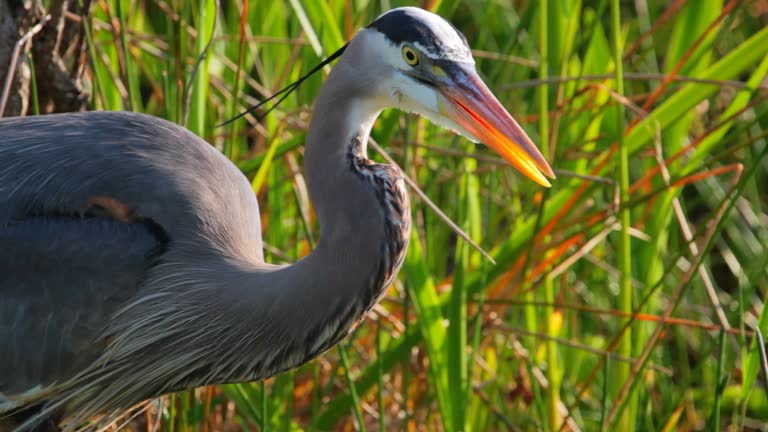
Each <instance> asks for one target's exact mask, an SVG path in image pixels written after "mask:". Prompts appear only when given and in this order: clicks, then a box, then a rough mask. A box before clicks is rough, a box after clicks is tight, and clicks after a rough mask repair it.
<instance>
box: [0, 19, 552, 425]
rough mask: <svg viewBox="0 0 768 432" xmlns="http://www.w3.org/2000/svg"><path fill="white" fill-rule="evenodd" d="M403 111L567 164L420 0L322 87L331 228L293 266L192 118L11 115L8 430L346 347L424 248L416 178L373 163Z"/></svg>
mask: <svg viewBox="0 0 768 432" xmlns="http://www.w3.org/2000/svg"><path fill="white" fill-rule="evenodd" d="M389 107H395V108H399V109H402V110H406V111H411V112H415V113H418V114H420V115H423V116H425V117H428V118H429V119H431V120H432V121H433V122H435V123H437V124H439V125H442V126H444V127H447V128H449V129H452V130H454V131H456V132H458V133H459V134H461V135H463V136H465V137H467V138H469V139H471V140H473V141H481V142H483V143H485V144H487V145H488V146H490V147H491V148H493V149H494V150H496V151H497V152H498V153H500V154H501V156H503V157H504V158H505V159H506V160H507V161H509V162H510V163H511V164H513V165H514V166H516V167H517V168H518V169H519V170H520V171H522V172H523V173H524V174H526V175H527V176H529V177H530V178H532V179H533V180H535V181H536V182H538V183H540V184H542V185H546V186H548V185H549V183H548V181H547V179H546V178H545V177H550V178H554V175H553V172H552V170H551V168H550V167H549V165H548V164H547V162H546V161H545V159H544V158H543V157H542V155H541V154H540V153H539V151H538V150H537V149H536V147H535V146H534V145H533V143H532V142H531V140H530V139H529V138H528V136H527V135H526V134H525V132H524V131H523V130H522V129H521V128H520V126H519V125H518V124H517V123H516V122H515V120H514V119H513V118H512V117H511V116H510V115H509V114H508V113H507V111H506V110H505V109H504V108H503V107H502V106H501V104H500V103H499V102H498V101H497V100H496V98H495V97H494V96H493V94H492V93H491V92H490V91H489V90H488V88H487V87H486V85H485V84H484V83H483V82H482V81H481V79H480V78H479V77H478V75H477V73H476V72H475V66H474V60H473V58H472V55H471V53H470V50H469V47H468V45H467V42H466V39H465V38H464V36H463V35H462V34H461V33H460V32H459V31H458V30H457V29H455V28H454V27H453V26H452V25H450V24H449V23H448V22H447V21H445V20H443V19H442V18H440V17H438V16H437V15H434V14H432V13H429V12H426V11H423V10H421V9H416V8H400V9H395V10H392V11H389V12H387V13H385V14H383V15H381V16H380V17H378V18H377V19H376V20H375V21H374V22H373V23H372V24H370V25H369V26H368V27H366V28H364V29H362V30H361V31H360V32H358V33H357V34H356V35H355V37H354V38H353V39H352V40H351V41H350V43H349V44H348V46H347V48H346V51H345V52H344V54H343V55H342V56H341V57H340V58H339V60H338V62H337V64H336V65H335V66H334V67H333V69H332V71H331V73H330V75H329V76H328V79H327V80H326V82H325V85H324V86H323V88H322V90H321V91H320V95H319V97H318V99H317V102H316V104H315V109H314V116H313V119H312V121H311V124H310V127H309V132H308V135H307V141H306V149H305V154H304V161H305V170H306V179H307V186H308V188H309V193H310V197H311V199H312V202H313V204H314V208H315V211H316V214H317V219H318V222H319V224H320V234H321V235H320V242H319V244H318V245H317V247H316V248H315V249H314V250H313V251H312V252H311V253H310V254H309V255H308V256H307V257H305V258H304V259H302V260H300V261H299V262H297V263H295V264H293V265H287V266H278V265H271V264H267V263H265V262H264V258H263V254H262V240H261V227H260V226H259V209H258V204H257V202H256V198H255V197H254V194H253V191H252V189H251V187H250V184H249V182H248V181H247V179H246V178H245V177H244V176H243V174H242V173H241V172H240V171H239V170H238V169H237V168H236V167H235V166H234V165H233V164H232V163H231V162H230V161H229V160H227V159H226V158H225V157H224V156H222V155H221V154H220V153H218V152H217V151H216V150H215V149H214V148H213V147H212V146H210V145H208V144H207V143H206V142H205V141H203V140H202V139H200V138H198V137H197V136H195V135H193V134H192V133H190V132H189V131H187V130H186V129H184V128H182V127H179V126H177V125H175V124H172V123H169V122H167V121H164V120H160V119H157V118H154V117H150V116H146V115H141V114H134V113H127V112H87V113H77V114H65V115H50V116H40V117H28V118H14V119H3V120H2V121H0V417H2V419H0V429H2V426H3V425H5V427H6V428H13V427H19V426H20V425H21V427H25V428H32V427H44V426H45V425H54V424H56V423H58V420H59V419H61V418H65V417H69V418H70V419H71V421H70V422H69V423H68V424H72V425H76V424H79V423H81V422H82V421H84V420H86V419H87V418H89V417H91V416H92V415H95V414H97V413H107V414H110V413H113V414H114V413H116V412H119V411H120V410H122V409H125V408H127V407H130V406H132V405H134V404H135V403H137V402H140V401H142V400H146V399H149V398H153V397H156V396H158V395H161V394H164V393H168V392H172V391H176V390H181V389H188V388H193V387H197V386H202V385H206V384H213V383H233V382H246V381H254V380H260V379H264V378H267V377H269V376H272V375H275V374H277V373H279V372H281V371H285V370H288V369H291V368H295V367H297V366H299V365H301V364H303V363H305V362H307V361H309V360H311V359H313V358H315V357H317V356H318V355H320V354H321V353H323V352H324V351H326V350H328V349H329V348H330V347H332V346H333V345H334V344H336V343H337V342H339V340H341V339H342V338H343V337H344V336H345V335H347V333H349V331H350V329H351V328H352V327H353V324H354V323H355V322H357V321H359V320H360V319H362V318H363V317H364V316H365V314H366V312H367V311H368V310H369V309H370V308H371V307H372V306H373V305H374V304H375V303H376V301H377V300H378V299H379V297H380V296H381V295H382V293H383V292H384V290H385V288H386V287H387V286H388V285H389V284H390V283H391V282H392V280H393V278H394V277H395V275H396V274H397V272H398V270H399V268H400V265H401V264H402V261H403V257H404V255H405V250H406V247H407V245H408V238H409V232H410V214H409V203H408V199H407V196H406V190H405V185H404V182H403V177H402V173H401V172H400V170H399V169H398V168H397V167H395V166H390V165H382V164H377V163H373V162H371V161H370V160H368V159H367V158H366V143H367V140H368V135H369V132H370V130H371V126H372V125H373V123H374V121H375V120H376V117H377V116H378V115H379V113H380V112H381V111H382V110H383V109H385V108H389ZM44 418H47V419H48V420H46V421H45V422H41V421H42V419H44ZM50 419H53V420H50ZM54 427H55V426H54Z"/></svg>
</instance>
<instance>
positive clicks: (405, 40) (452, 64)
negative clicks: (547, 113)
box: [350, 7, 555, 186]
mask: <svg viewBox="0 0 768 432" xmlns="http://www.w3.org/2000/svg"><path fill="white" fill-rule="evenodd" d="M350 48H352V49H353V51H354V52H356V53H361V54H359V55H364V56H365V61H364V62H363V61H360V62H359V64H358V65H357V66H358V67H360V68H370V69H371V70H368V71H366V70H359V71H358V72H360V74H359V76H364V77H367V79H369V80H370V82H369V86H370V89H371V90H370V91H371V92H374V93H376V94H375V97H376V98H377V99H379V100H381V101H382V104H384V105H386V106H388V107H394V108H399V109H402V110H405V111H409V112H413V113H416V114H419V115H422V116H424V117H427V118H428V119H430V120H431V121H432V122H434V123H435V124H437V125H440V126H442V127H445V128H448V129H451V130H453V131H455V132H457V133H459V134H460V135H463V136H464V137H466V138H468V139H470V140H471V141H475V142H482V143H484V144H485V145H487V146H489V147H491V148H492V149H493V150H494V151H496V152H497V153H499V155H501V156H502V157H503V158H504V159H505V160H507V161H508V162H509V163H510V164H512V165H513V166H515V167H516V168H517V169H518V170H520V171H521V172H522V173H523V174H525V175H526V176H528V177H530V178H531V179H532V180H534V181H536V182H537V183H539V184H542V185H544V186H549V185H550V184H549V181H548V180H547V177H549V178H554V177H555V176H554V173H553V172H552V168H550V166H549V164H548V163H547V161H546V160H545V159H544V157H543V156H542V155H541V153H540V152H539V150H538V149H537V148H536V146H535V145H534V144H533V142H532V141H531V139H530V138H529V137H528V135H527V134H526V133H525V131H524V130H523V129H522V128H521V127H520V125H518V123H517V122H516V121H515V119H514V118H513V117H512V116H511V115H510V114H509V113H508V112H507V110H506V109H505V108H504V107H503V106H502V105H501V103H499V101H498V100H497V99H496V97H495V96H494V95H493V93H491V91H490V90H489V89H488V87H487V86H486V85H485V83H484V82H483V80H482V79H481V78H480V77H479V76H478V74H477V71H476V70H475V61H474V59H473V57H472V53H471V51H470V49H469V46H468V44H467V40H466V38H465V37H464V35H463V34H461V32H459V31H458V30H457V29H456V28H455V27H453V26H452V25H451V24H450V23H449V22H448V21H446V20H444V19H443V18H441V17H440V16H438V15H435V14H433V13H430V12H427V11H425V10H423V9H418V8H413V7H403V8H397V9H393V10H390V11H388V12H386V13H384V14H382V15H381V16H379V17H378V18H377V19H376V20H375V21H374V22H373V23H371V24H370V25H369V26H368V27H366V28H365V29H363V30H362V31H361V32H360V33H358V35H357V36H356V37H355V39H353V41H352V42H351V44H350ZM374 78H375V79H374Z"/></svg>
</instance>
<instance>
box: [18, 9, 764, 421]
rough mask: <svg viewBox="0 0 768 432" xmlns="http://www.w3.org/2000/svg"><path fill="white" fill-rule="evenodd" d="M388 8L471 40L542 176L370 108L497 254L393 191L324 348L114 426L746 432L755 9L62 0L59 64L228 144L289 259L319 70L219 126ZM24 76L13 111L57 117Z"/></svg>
mask: <svg viewBox="0 0 768 432" xmlns="http://www.w3.org/2000/svg"><path fill="white" fill-rule="evenodd" d="M44 3H46V5H45V6H46V7H48V8H50V7H57V5H59V4H60V3H62V2H57V1H53V0H51V1H49V2H44ZM64 3H66V2H64ZM78 3H79V2H78ZM80 5H81V6H82V3H80ZM403 5H416V6H421V7H425V8H428V9H430V10H432V11H435V12H437V13H439V14H440V15H442V16H444V17H446V18H447V19H449V20H450V21H451V22H452V23H453V24H454V25H455V26H456V27H457V28H459V29H460V30H461V31H462V32H463V33H464V34H465V35H466V36H467V39H468V40H469V43H470V46H471V47H472V48H474V50H475V51H474V54H475V57H476V59H477V67H478V70H479V71H480V73H481V75H482V76H483V77H484V79H485V80H486V82H487V84H488V86H489V87H490V88H491V89H492V90H493V91H494V93H495V94H496V95H497V96H498V98H499V100H500V101H502V103H503V104H504V105H505V106H506V107H507V108H508V109H509V110H510V112H511V113H512V114H513V115H514V116H515V117H516V118H517V119H518V120H519V121H520V122H521V124H522V126H523V127H524V128H525V129H526V130H527V132H528V133H529V135H530V136H531V137H532V138H533V140H534V141H535V142H536V143H537V144H538V145H539V147H540V148H542V149H543V153H544V154H545V155H546V156H547V158H548V159H549V160H550V161H551V163H552V165H553V167H554V168H555V169H556V171H557V173H558V179H557V180H555V181H554V182H553V186H552V188H551V189H548V190H544V189H543V188H541V187H540V186H538V185H536V184H535V183H533V182H531V181H529V180H527V179H526V178H524V177H523V176H521V175H520V174H519V173H517V172H516V171H515V170H514V169H512V168H511V167H509V166H507V165H505V164H504V163H503V162H502V161H501V160H500V159H499V158H497V157H496V156H495V155H494V154H493V153H492V152H490V151H489V150H488V149H487V148H485V147H483V146H480V145H475V144H471V143H469V142H468V141H466V140H464V139H461V138H458V137H456V136H454V135H452V134H450V133H448V132H445V131H443V130H440V129H438V128H436V127H434V126H432V125H430V124H429V123H428V122H426V121H425V120H421V119H419V118H417V117H415V116H412V115H406V114H403V113H400V112H396V111H385V112H384V113H383V115H382V116H381V118H380V119H379V121H378V122H377V124H376V126H375V128H374V131H373V134H372V137H373V138H374V140H375V141H376V142H378V143H379V144H380V145H381V146H382V147H383V148H384V149H385V150H386V152H388V153H389V154H390V155H391V156H392V157H393V158H394V159H395V160H396V161H397V163H398V164H399V165H400V167H402V169H403V170H404V172H405V173H406V174H407V175H408V176H409V177H411V178H412V179H413V180H414V181H415V182H416V183H417V184H418V185H419V187H420V188H421V189H422V190H423V191H424V192H425V193H426V195H427V196H429V198H430V199H431V200H432V201H434V203H435V204H436V205H437V206H439V207H440V209H442V211H443V212H445V213H446V214H447V215H448V216H449V217H450V218H451V219H452V220H454V221H456V223H457V224H458V225H459V226H460V227H461V228H462V229H463V230H464V231H465V232H466V233H467V234H469V235H470V236H471V237H472V239H474V240H475V241H476V242H477V243H479V244H480V245H481V246H482V247H483V248H484V249H485V250H487V251H489V253H490V254H491V255H492V256H493V257H494V259H495V261H496V264H495V265H494V264H492V263H491V262H489V261H488V260H486V259H484V258H483V257H482V255H481V254H480V253H479V252H477V251H475V250H474V249H472V248H470V247H469V246H468V245H467V244H466V243H465V242H464V241H462V240H460V239H457V235H456V234H455V233H454V232H452V231H451V229H450V228H449V227H448V226H447V225H446V224H445V223H443V222H442V221H441V220H440V219H439V218H438V217H437V216H436V214H435V212H433V211H432V210H430V209H429V208H428V207H427V206H426V205H425V204H424V202H423V201H422V200H420V199H419V198H418V197H416V196H415V194H414V193H411V197H412V201H413V226H414V236H413V238H412V240H411V247H410V250H409V255H408V258H407V261H406V263H405V265H404V267H403V270H402V271H401V273H400V275H399V277H398V278H397V280H396V282H395V283H394V284H393V285H392V287H391V288H390V289H389V291H388V293H387V296H386V297H385V299H384V300H383V301H382V302H381V304H380V305H379V306H377V307H376V308H375V309H374V310H373V311H372V312H371V313H370V315H369V317H368V319H367V320H366V321H365V322H364V323H363V324H362V325H361V326H360V327H359V328H358V329H357V330H356V331H355V332H354V333H353V335H352V336H350V337H349V338H347V339H346V340H344V341H343V342H342V343H341V344H340V346H339V347H338V348H335V349H333V350H331V351H330V352H328V353H326V354H325V355H324V356H323V357H322V358H320V359H318V360H315V361H313V362H311V363H310V364H307V365H305V366H303V367H301V368H299V369H298V370H296V371H292V372H289V373H284V374H281V375H280V376H277V377H275V378H273V379H270V380H268V381H267V382H265V383H251V384H240V385H226V386H220V387H210V388H204V389H198V390H195V391H189V392H185V393H180V394H176V395H173V396H170V397H166V398H164V400H163V401H162V403H161V404H157V403H155V404H151V405H149V406H148V407H145V408H148V409H147V410H146V412H139V411H137V413H138V416H137V417H136V419H135V420H134V421H133V423H132V424H131V426H130V427H131V428H134V429H136V430H164V431H193V430H194V431H214V430H216V431H218V430H221V431H236V430H262V431H266V430H270V431H288V430H290V431H293V430H380V429H385V428H386V429H387V430H418V431H421V430H426V431H432V430H437V431H440V430H446V431H458V430H465V431H486V430H574V431H577V430H584V431H587V430H601V429H602V430H622V431H632V430H643V431H645V430H648V431H651V430H683V431H685V430H734V431H735V430H768V426H767V425H768V423H766V422H768V399H766V394H765V390H766V387H765V384H764V382H765V381H764V379H765V378H766V377H765V374H764V373H765V371H764V370H763V369H762V367H761V361H760V357H759V355H758V350H757V349H756V345H755V342H754V341H755V334H754V333H753V330H754V329H755V328H756V327H757V326H758V325H759V327H760V328H761V329H762V330H763V332H766V330H768V328H767V325H768V313H766V312H765V308H764V307H763V306H764V304H763V302H764V298H765V293H766V290H768V278H766V274H767V269H768V252H767V251H766V245H768V243H766V240H768V183H767V180H768V177H767V174H768V159H766V152H768V141H767V139H766V127H768V103H767V102H766V97H767V96H768V80H766V72H767V71H768V56H766V53H768V28H766V23H768V1H765V0H754V1H722V0H721V1H718V0H689V1H681V0H673V1H669V0H663V1H662V0H634V1H618V0H604V1H600V0H595V1H580V0H548V1H547V0H538V1H534V0H530V1H525V0H519V1H502V0H478V1H469V0H465V1H459V0H445V1H439V0H434V1H422V2H407V1H385V0H382V1H368V0H325V1H310V0H285V1H282V0H273V1H267V0H242V1H221V2H220V4H218V5H217V3H216V2H215V1H214V0H195V1H183V0H93V1H92V2H91V4H90V15H88V16H86V17H85V18H84V19H80V16H81V15H78V14H76V13H69V14H68V15H67V14H65V16H64V20H65V21H66V22H67V25H69V26H80V25H81V24H84V26H83V27H82V28H83V32H82V36H85V37H84V38H81V41H82V45H81V46H80V48H79V49H80V51H77V50H76V49H72V50H69V51H65V50H61V56H62V58H63V59H64V63H65V65H66V66H67V67H68V68H70V70H73V71H78V72H77V75H76V76H75V78H76V79H77V80H79V81H81V82H82V84H83V85H82V87H83V89H84V90H83V94H84V95H87V105H88V107H89V108H90V109H100V110H133V111H139V112H144V113H150V114H154V115H156V116H160V117H164V118H167V119H170V120H172V121H175V122H178V123H180V124H184V125H186V126H187V127H188V128H189V129H191V130H192V131H193V132H195V133H197V134H199V135H200V136H202V137H204V138H205V139H206V140H208V141H209V142H210V143H211V144H212V145H214V146H216V147H217V148H219V149H220V150H221V151H222V152H224V153H225V154H226V155H227V156H228V157H230V158H231V159H232V160H233V161H234V162H235V163H236V164H237V165H238V166H239V167H240V168H241V169H242V171H243V172H244V173H245V174H246V175H247V176H248V178H249V179H251V180H252V184H253V190H254V193H256V194H257V195H258V198H259V202H260V203H261V210H262V219H263V220H262V224H263V228H264V239H265V242H266V243H267V245H268V246H267V249H266V255H267V257H268V258H267V259H268V261H270V262H275V263H281V262H291V261H294V260H297V259H298V258H300V257H301V256H303V255H305V254H307V253H308V252H309V250H310V249H311V247H312V244H313V242H314V241H316V239H317V237H318V232H319V231H318V226H317V223H316V220H315V218H314V215H313V214H312V211H311V206H310V204H309V202H308V196H307V192H306V188H305V186H304V179H303V177H302V170H301V167H302V152H303V142H304V136H305V131H306V129H307V125H308V122H309V121H310V118H311V106H312V102H313V100H314V98H315V96H316V95H317V93H318V90H319V88H320V86H321V85H322V82H323V76H324V75H325V73H327V70H329V69H326V70H324V71H323V73H319V74H316V76H313V77H312V78H310V79H309V80H307V81H306V82H305V83H304V84H303V85H302V86H301V87H300V88H299V89H298V90H297V91H296V92H295V93H294V94H293V95H291V96H289V97H288V98H287V99H286V100H285V101H284V102H283V103H282V104H281V105H280V106H279V107H278V108H277V109H276V110H275V111H273V112H272V113H271V114H269V115H268V116H266V117H265V118H262V119H259V118H257V117H256V116H247V117H246V119H245V120H239V121H236V122H234V123H232V124H230V125H227V126H225V127H222V128H216V127H215V125H217V124H219V123H222V122H223V121H225V120H227V119H229V118H231V117H233V116H234V115H236V114H237V113H239V112H242V111H243V110H244V109H246V108H247V107H248V106H250V105H253V104H255V103H258V101H259V100H261V99H264V98H265V97H267V96H269V95H271V94H272V93H274V92H275V91H277V90H279V89H281V88H282V87H284V86H285V85H287V84H289V83H290V82H292V81H293V80H295V79H296V78H298V77H299V76H301V75H302V73H303V72H305V71H307V70H309V69H310V68H312V67H313V66H314V65H315V64H317V63H318V62H319V61H320V60H321V59H323V58H324V57H325V56H327V55H329V54H330V53H332V52H334V51H335V50H336V49H337V48H339V47H340V46H341V45H342V44H343V43H344V42H345V41H347V40H349V39H350V38H351V37H352V36H353V35H354V33H355V31H356V29H358V28H360V27H362V26H365V25H367V24H368V23H369V22H370V21H372V20H373V19H374V18H375V17H376V16H378V15H379V14H380V13H381V12H383V11H385V10H387V9H389V8H391V7H396V6H403ZM77 28H80V27H77ZM203 52H205V55H204V56H203V55H201V54H202V53H203ZM27 61H29V59H27ZM35 61H37V62H39V60H37V59H35ZM619 66H620V67H619ZM73 76H74V75H73ZM31 79H32V81H31V82H32V93H31V96H30V100H31V101H32V102H31V103H30V104H29V106H28V108H27V109H26V111H27V113H28V114H34V113H37V112H47V111H49V110H56V109H57V108H56V106H55V104H54V105H53V106H52V105H51V104H47V105H46V104H43V103H37V100H36V99H35V93H34V92H35V88H36V86H37V85H38V83H36V81H35V76H34V75H33V76H32V78H31ZM370 156H371V158H373V159H376V160H378V161H382V160H383V159H381V156H380V155H378V154H375V153H373V152H372V154H371V155H370ZM244 355H247V354H245V353H244Z"/></svg>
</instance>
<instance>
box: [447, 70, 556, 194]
mask: <svg viewBox="0 0 768 432" xmlns="http://www.w3.org/2000/svg"><path fill="white" fill-rule="evenodd" d="M442 69H443V71H444V72H445V73H446V74H447V75H448V77H450V81H448V83H446V84H443V85H439V86H438V88H439V90H440V92H441V93H442V94H443V95H444V96H445V99H444V100H441V102H440V111H441V114H443V115H444V116H446V117H449V118H451V119H452V120H453V121H455V122H456V123H457V124H458V125H459V126H461V127H462V128H464V129H465V130H466V131H467V132H469V133H470V134H472V135H473V136H474V137H475V138H476V139H477V140H478V141H480V142H482V143H483V144H485V145H487V146H488V147H490V148H492V149H493V150H494V151H495V152H496V153H498V154H499V155H500V156H501V157H503V158H504V160H506V161H507V162H509V163H510V164H512V165H513V166H514V167H515V168H517V169H518V170H519V171H520V172H522V173H523V174H525V175H526V176H527V177H529V178H530V179H531V180H533V181H535V182H536V183H538V184H540V185H542V186H546V187H549V186H551V185H550V183H549V181H548V180H547V177H549V178H551V179H554V178H555V173H554V172H552V168H550V166H549V164H548V163H547V161H546V160H545V159H544V156H542V155H541V152H539V149H538V148H536V146H535V145H534V144H533V141H531V139H530V138H529V137H528V135H527V134H526V133H525V131H524V130H523V128H521V127H520V125H519V124H517V121H515V119H514V118H512V116H511V115H510V114H509V113H508V112H507V110H506V109H504V107H503V106H502V105H501V103H499V101H498V100H497V99H496V96H494V95H493V93H491V91H490V90H489V89H488V87H487V86H486V85H485V83H484V82H483V80H482V79H480V77H479V76H478V75H477V73H476V72H475V71H474V70H470V69H468V68H465V67H462V66H460V65H457V64H455V63H452V64H446V65H443V66H442Z"/></svg>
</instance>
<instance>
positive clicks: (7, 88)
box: [0, 15, 51, 117]
mask: <svg viewBox="0 0 768 432" xmlns="http://www.w3.org/2000/svg"><path fill="white" fill-rule="evenodd" d="M50 20H51V15H46V16H44V17H43V19H42V20H40V22H39V23H37V24H35V25H34V26H33V27H32V28H31V29H29V31H28V32H26V33H25V34H24V36H22V37H21V38H19V40H18V41H16V45H14V47H13V55H12V56H11V63H10V65H8V75H7V76H6V77H5V85H3V95H2V97H0V117H3V115H4V114H5V106H6V104H7V103H8V97H9V95H10V92H11V83H12V82H13V78H14V76H16V65H17V63H18V62H19V55H20V53H21V49H22V47H23V46H24V45H25V44H26V43H27V41H28V40H29V39H30V38H32V37H33V36H34V35H36V34H37V33H39V32H40V30H42V29H43V27H44V26H45V24H47V23H48V21H50Z"/></svg>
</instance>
